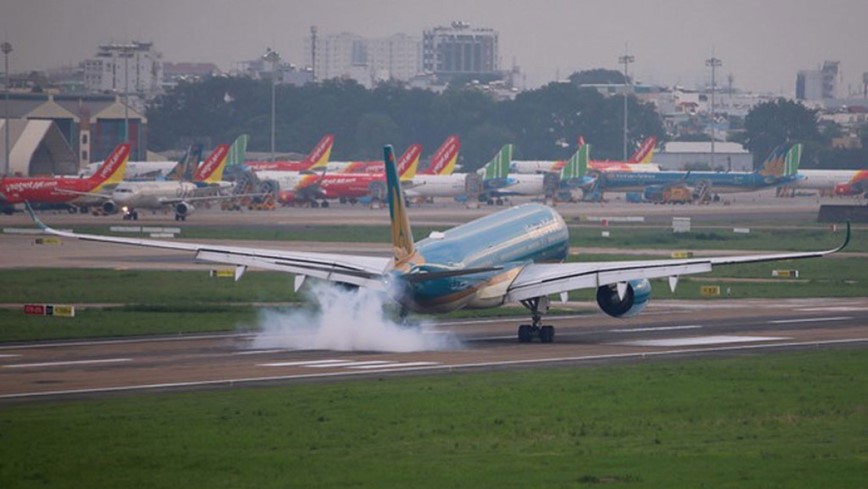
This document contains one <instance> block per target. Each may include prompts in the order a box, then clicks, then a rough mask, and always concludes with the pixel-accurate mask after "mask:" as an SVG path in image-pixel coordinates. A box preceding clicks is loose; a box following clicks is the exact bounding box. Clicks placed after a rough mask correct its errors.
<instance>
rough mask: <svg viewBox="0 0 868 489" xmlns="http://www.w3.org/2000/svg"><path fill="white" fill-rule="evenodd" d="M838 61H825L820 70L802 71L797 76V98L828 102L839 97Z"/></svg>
mask: <svg viewBox="0 0 868 489" xmlns="http://www.w3.org/2000/svg"><path fill="white" fill-rule="evenodd" d="M839 65H840V62H838V61H825V62H823V67H822V68H820V69H818V70H802V71H799V73H798V74H797V75H796V98H797V99H799V100H827V99H834V98H837V96H838V66H839Z"/></svg>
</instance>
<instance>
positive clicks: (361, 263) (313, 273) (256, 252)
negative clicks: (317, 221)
mask: <svg viewBox="0 0 868 489" xmlns="http://www.w3.org/2000/svg"><path fill="white" fill-rule="evenodd" d="M26 208H27V212H28V213H29V214H30V217H31V219H33V221H34V222H35V223H36V224H37V225H38V226H39V227H40V228H41V229H42V230H43V231H44V232H46V233H48V234H53V235H55V236H62V237H65V238H75V239H80V240H82V241H96V242H104V243H115V244H125V245H130V246H142V247H147V248H162V249H169V250H178V251H189V252H193V253H195V257H196V259H198V260H203V261H208V262H212V263H222V264H225V265H234V266H236V267H238V268H237V269H236V273H235V279H236V280H238V279H239V278H241V275H242V274H243V272H244V270H245V269H246V268H247V267H255V268H262V269H266V270H275V271H279V272H289V273H295V274H299V275H304V276H310V277H315V278H320V279H325V280H329V281H332V282H344V283H348V284H352V285H358V286H361V287H368V288H374V289H379V290H385V287H386V286H385V280H384V279H385V277H386V274H387V273H388V271H389V270H390V268H391V266H392V259H391V258H386V257H373V256H353V255H337V254H330V253H306V252H293V251H281V250H271V249H266V248H248V247H243V246H219V245H210V244H197V243H188V242H181V241H160V240H154V239H138V238H125V237H120V236H99V235H93V234H79V233H74V232H69V231H60V230H57V229H54V228H51V227H49V226H46V225H45V224H44V223H43V222H42V221H40V220H39V218H38V217H36V214H35V213H34V212H33V209H32V208H31V207H30V204H26ZM296 283H297V284H298V283H299V282H296Z"/></svg>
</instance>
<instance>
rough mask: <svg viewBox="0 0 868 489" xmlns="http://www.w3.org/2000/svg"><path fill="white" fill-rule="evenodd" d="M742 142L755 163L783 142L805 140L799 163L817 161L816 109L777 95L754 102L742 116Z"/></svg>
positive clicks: (818, 140)
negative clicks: (756, 103)
mask: <svg viewBox="0 0 868 489" xmlns="http://www.w3.org/2000/svg"><path fill="white" fill-rule="evenodd" d="M741 139H742V142H743V143H744V146H745V147H746V148H747V149H748V150H750V151H751V152H752V153H753V155H754V164H757V163H759V162H761V161H763V160H764V159H765V158H766V157H767V156H768V155H769V154H770V153H771V152H772V150H773V149H774V148H775V147H776V146H778V145H780V144H784V143H788V142H801V143H804V144H805V150H804V152H803V153H802V167H810V166H811V165H814V164H816V160H817V151H818V148H819V146H820V144H821V141H822V139H823V138H822V136H821V135H820V132H819V130H818V128H817V112H816V111H815V110H811V109H808V108H807V107H805V106H804V105H802V104H800V103H798V102H793V101H791V100H786V99H783V98H779V99H777V100H774V101H772V102H766V103H762V104H759V105H757V106H756V107H754V108H753V109H751V111H750V112H748V114H747V117H745V120H744V133H743V135H742V138H741Z"/></svg>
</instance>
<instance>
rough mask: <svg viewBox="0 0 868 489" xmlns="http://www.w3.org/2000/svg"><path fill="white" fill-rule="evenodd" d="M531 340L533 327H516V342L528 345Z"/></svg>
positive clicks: (525, 325)
mask: <svg viewBox="0 0 868 489" xmlns="http://www.w3.org/2000/svg"><path fill="white" fill-rule="evenodd" d="M532 340H533V327H532V326H531V325H530V324H522V325H521V326H519V327H518V342H519V343H530V342H531V341H532Z"/></svg>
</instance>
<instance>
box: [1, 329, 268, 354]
mask: <svg viewBox="0 0 868 489" xmlns="http://www.w3.org/2000/svg"><path fill="white" fill-rule="evenodd" d="M254 336H256V335H255V334H253V333H213V334H191V335H178V336H154V337H148V338H130V339H120V340H93V341H57V342H54V343H32V344H28V345H3V346H0V350H23V349H33V348H57V347H63V346H98V345H125V344H131V343H159V342H163V341H190V340H210V339H215V338H245V337H250V338H252V337H254Z"/></svg>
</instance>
